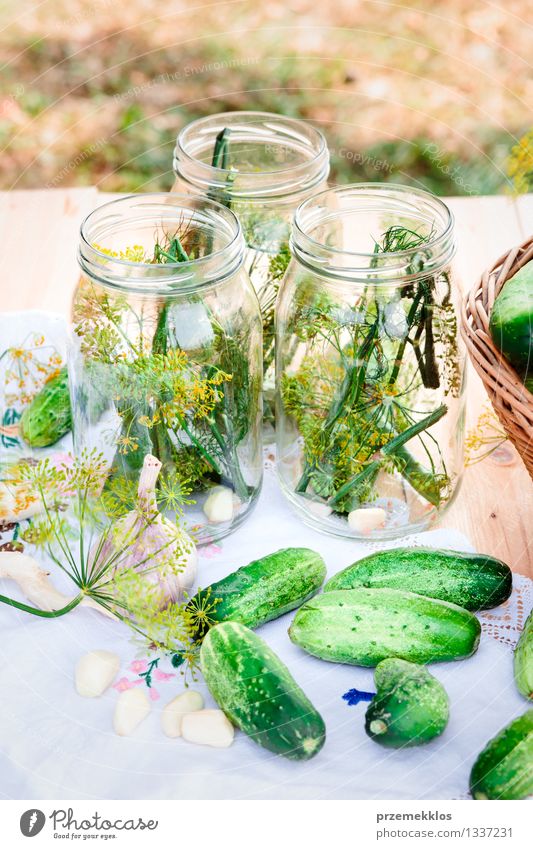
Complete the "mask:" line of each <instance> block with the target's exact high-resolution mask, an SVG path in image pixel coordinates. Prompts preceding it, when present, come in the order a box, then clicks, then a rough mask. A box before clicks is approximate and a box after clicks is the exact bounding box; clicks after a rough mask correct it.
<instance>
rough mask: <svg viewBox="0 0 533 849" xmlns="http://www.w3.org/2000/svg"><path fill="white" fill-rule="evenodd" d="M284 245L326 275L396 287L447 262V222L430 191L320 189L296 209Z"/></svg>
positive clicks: (450, 243)
mask: <svg viewBox="0 0 533 849" xmlns="http://www.w3.org/2000/svg"><path fill="white" fill-rule="evenodd" d="M291 250H292V252H293V255H294V257H295V258H296V259H297V260H298V262H300V263H301V264H302V265H305V266H306V267H308V268H310V269H311V270H313V271H315V272H316V273H317V274H320V275H323V276H325V277H330V278H334V279H337V280H339V281H347V282H357V283H368V282H372V283H373V284H377V285H379V284H383V285H384V286H388V287H390V286H402V285H403V284H405V283H408V282H411V281H413V280H416V279H420V278H421V277H424V276H426V275H430V274H437V273H439V272H440V271H442V270H443V269H445V268H446V267H447V266H448V265H449V263H450V261H451V259H452V257H453V255H454V253H455V241H454V221H453V216H452V213H451V212H450V210H449V209H448V207H447V206H446V204H444V203H443V202H442V201H441V200H440V199H439V198H437V197H435V196H434V195H432V194H430V193H429V192H425V191H422V190H419V189H412V188H410V187H408V186H401V185H392V184H389V183H388V184H379V183H357V184H353V185H350V186H342V187H338V188H333V189H328V190H326V191H324V192H320V193H319V194H316V195H314V196H313V197H312V198H310V199H309V200H306V201H304V202H303V203H302V204H301V205H300V206H299V207H298V209H297V211H296V215H295V218H294V222H293V227H292V234H291Z"/></svg>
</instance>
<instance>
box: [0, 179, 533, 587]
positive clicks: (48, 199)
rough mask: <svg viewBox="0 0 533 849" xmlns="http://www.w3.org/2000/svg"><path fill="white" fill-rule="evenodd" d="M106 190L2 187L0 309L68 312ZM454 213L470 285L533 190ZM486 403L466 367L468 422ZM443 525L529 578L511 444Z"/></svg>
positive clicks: (521, 217)
mask: <svg viewBox="0 0 533 849" xmlns="http://www.w3.org/2000/svg"><path fill="white" fill-rule="evenodd" d="M105 200H106V196H105V195H103V194H99V193H98V191H97V189H96V188H80V189H51V190H45V191H14V192H7V193H0V233H1V238H2V252H1V255H0V281H1V282H0V291H1V308H2V310H4V311H7V310H27V309H40V310H52V311H54V312H59V313H63V314H66V315H68V312H69V309H70V300H71V296H72V290H73V287H74V285H75V283H76V280H77V266H76V248H77V240H78V228H79V224H80V222H81V220H82V218H83V217H84V216H85V215H86V214H87V213H89V212H90V211H91V210H92V209H93V208H94V207H95V206H98V205H99V204H100V203H104V202H105ZM448 203H449V205H450V207H451V209H452V210H453V213H454V215H455V217H456V224H457V237H458V242H459V250H458V271H459V279H460V280H461V285H462V287H463V288H464V289H468V288H470V286H471V285H473V283H474V282H475V281H476V279H477V277H478V276H479V275H480V273H481V272H482V270H483V269H484V268H485V267H486V266H488V265H489V264H490V263H491V262H492V261H493V260H494V259H496V258H497V257H498V256H499V255H500V254H501V253H502V252H503V251H505V250H506V249H508V248H510V247H511V246H512V245H515V244H518V243H519V242H521V241H522V240H523V239H524V238H525V237H526V236H527V235H529V234H530V233H531V231H532V230H533V195H525V196H523V197H520V198H518V199H517V200H513V199H511V198H507V197H500V196H497V197H468V198H448ZM487 404H488V399H487V396H486V394H485V392H484V389H483V386H482V384H481V382H480V380H479V379H478V377H477V375H476V374H475V373H474V371H473V369H470V374H469V383H468V427H473V426H474V425H475V423H476V422H477V420H478V417H479V415H480V412H481V411H482V410H483V408H484V407H485V406H486V405H487ZM442 525H443V526H445V527H446V526H447V527H455V528H457V529H458V530H460V531H462V532H463V533H464V534H465V535H466V536H467V537H468V538H469V539H470V540H471V542H472V543H473V545H474V546H475V547H476V549H478V550H479V551H483V552H487V553H489V554H493V555H495V556H497V557H501V558H502V559H503V560H505V561H506V562H508V563H509V564H510V565H511V566H512V568H513V569H514V570H515V571H516V572H521V573H522V574H525V575H529V576H530V577H531V578H533V485H532V483H531V480H530V478H529V476H528V474H527V472H526V470H525V468H524V467H523V465H522V463H521V461H520V458H519V457H518V455H517V454H516V452H515V451H514V449H512V459H511V462H510V463H509V464H508V465H501V464H499V463H498V462H496V460H495V458H494V457H488V458H486V459H485V460H483V461H481V462H479V463H477V464H476V465H473V466H471V467H469V468H468V469H467V470H466V473H465V476H464V481H463V484H462V487H461V490H460V492H459V495H458V497H457V499H456V501H455V503H454V504H453V505H452V507H451V508H450V510H449V511H448V512H447V514H446V515H445V517H444V518H443V520H442Z"/></svg>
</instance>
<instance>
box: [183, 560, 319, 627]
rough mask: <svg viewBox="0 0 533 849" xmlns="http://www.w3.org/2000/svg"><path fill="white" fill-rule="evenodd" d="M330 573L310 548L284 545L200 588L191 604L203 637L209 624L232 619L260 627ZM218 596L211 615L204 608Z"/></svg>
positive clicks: (299, 601)
mask: <svg viewBox="0 0 533 849" xmlns="http://www.w3.org/2000/svg"><path fill="white" fill-rule="evenodd" d="M325 577H326V566H325V563H324V561H323V559H322V557H321V556H320V555H319V554H317V553H316V552H315V551H311V549H309V548H282V549H281V550H280V551H275V552H274V553H273V554H268V555H267V556H266V557H261V558H260V559H259V560H254V561H253V562H252V563H248V565H247V566H242V567H241V568H240V569H237V571H236V572H231V574H229V575H226V577H225V578H222V580H220V581H216V583H214V584H211V586H209V587H207V588H206V589H205V590H200V592H198V593H197V594H196V595H195V596H194V598H192V599H191V601H190V602H189V605H188V609H190V610H191V611H192V612H193V613H194V614H195V618H196V619H197V620H198V624H199V628H198V637H197V639H200V638H201V637H202V636H203V635H204V634H205V633H206V631H207V630H208V628H209V625H210V624H212V623H214V624H216V623H217V622H224V621H225V620H231V621H232V622H241V623H242V624H243V625H246V626H248V628H258V627H259V626H260V625H263V624H264V623H265V622H269V621H270V620H271V619H277V617H278V616H282V615H283V614H284V613H287V612H288V611H289V610H294V608H295V607H299V606H300V605H301V604H303V603H304V601H307V599H309V598H311V596H313V595H315V593H317V592H318V590H319V588H320V586H321V585H322V583H323V581H324V578H325ZM212 599H217V604H216V606H215V607H214V609H213V611H212V612H211V613H210V619H209V618H208V619H205V618H202V616H201V615H198V614H201V611H202V610H204V609H206V607H207V606H208V605H209V600H212Z"/></svg>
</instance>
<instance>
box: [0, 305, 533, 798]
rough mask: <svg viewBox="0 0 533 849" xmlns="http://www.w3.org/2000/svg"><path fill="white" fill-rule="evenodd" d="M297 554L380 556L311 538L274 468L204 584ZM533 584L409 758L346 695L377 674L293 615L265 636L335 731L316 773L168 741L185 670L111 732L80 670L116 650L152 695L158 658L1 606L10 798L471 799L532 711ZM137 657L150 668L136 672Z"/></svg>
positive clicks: (456, 670) (85, 616)
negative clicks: (519, 681) (531, 634)
mask: <svg viewBox="0 0 533 849" xmlns="http://www.w3.org/2000/svg"><path fill="white" fill-rule="evenodd" d="M4 318H5V316H4ZM30 319H31V325H32V327H30V329H33V328H35V329H37V330H39V329H41V327H42V324H43V316H42V314H41V315H39V314H35V313H34V314H25V316H24V317H20V316H17V317H10V321H9V323H7V324H6V322H2V327H0V330H2V334H0V336H1V339H2V342H3V343H4V345H5V346H7V345H15V344H20V341H21V340H20V338H19V337H20V336H21V334H22V335H23V336H24V335H25V332H26V330H25V329H26V328H27V327H28V324H27V323H25V322H29V321H30ZM48 319H49V322H50V323H49V324H48V325H47V327H46V328H45V329H46V330H47V332H48V336H49V338H53V341H54V343H56V346H57V349H58V350H61V348H62V341H63V340H64V325H63V324H61V323H58V322H56V321H55V319H54V318H53V317H52V316H49V317H48ZM23 331H24V332H23ZM2 347H4V346H2ZM4 363H5V360H4ZM0 401H1V397H0ZM0 407H1V404H0ZM0 412H1V410H0ZM56 450H57V449H56ZM7 453H9V452H7ZM5 456H6V453H4V458H5ZM267 465H268V464H267ZM406 542H407V541H406ZM396 544H398V543H396ZM408 544H410V545H413V544H414V545H416V544H418V545H420V544H425V545H431V546H435V547H450V548H457V549H462V550H469V549H470V546H469V543H468V540H466V539H465V538H464V537H463V536H462V535H461V534H459V533H456V532H453V531H450V530H440V531H432V532H430V533H427V534H420V535H418V537H416V538H410V539H409V540H408ZM287 546H308V547H311V548H313V549H316V550H317V551H319V552H320V553H321V554H322V555H323V557H324V559H325V561H326V563H327V567H328V573H329V574H330V575H331V574H333V573H335V572H337V571H338V570H340V569H342V568H344V567H345V566H347V565H348V564H349V563H351V562H353V561H354V560H356V559H357V558H358V557H361V556H364V555H365V554H367V553H368V552H369V551H370V550H371V548H372V547H370V546H364V545H362V544H358V543H353V542H350V541H347V540H337V539H334V538H330V537H327V536H324V535H321V534H318V533H317V532H315V531H313V530H311V529H310V528H307V527H306V526H305V525H304V524H302V523H301V522H300V520H299V519H298V518H296V516H295V515H293V513H292V512H291V510H290V508H289V506H288V505H287V503H286V502H285V501H284V499H283V497H282V495H281V493H280V491H279V488H278V486H277V483H276V480H275V477H274V473H273V471H272V470H271V469H270V468H268V469H267V472H266V477H265V486H264V489H263V492H262V494H261V497H260V500H259V504H258V506H257V508H256V510H255V512H254V514H253V515H252V516H251V518H250V520H249V521H248V522H247V523H246V524H245V525H244V526H243V527H242V528H241V529H239V530H238V531H237V532H236V533H235V534H234V535H233V536H232V537H230V538H229V539H227V540H225V541H224V542H223V544H222V546H221V547H218V546H211V547H208V548H206V549H203V550H201V552H200V555H201V559H200V568H199V577H198V581H199V584H200V585H201V586H206V585H207V584H209V583H211V582H212V581H213V580H216V579H218V578H220V577H222V576H223V575H225V574H227V573H228V572H230V571H233V570H234V569H235V568H237V567H238V566H241V565H243V564H245V563H248V562H249V561H250V560H253V559H256V558H257V557H260V556H262V555H264V554H267V553H270V552H272V551H273V550H275V549H278V548H283V547H287ZM373 547H375V546H373ZM53 578H54V582H55V583H56V584H57V586H59V587H61V588H63V589H65V590H66V591H69V592H72V588H70V589H68V588H67V585H66V584H65V579H64V578H63V576H62V574H61V573H60V572H59V570H55V571H54V573H53ZM62 578H63V580H62ZM531 587H532V583H531V582H530V581H527V579H525V578H515V593H514V596H513V598H514V599H516V598H517V596H518V594H520V597H521V602H520V604H517V603H516V602H515V603H513V602H511V603H510V604H509V603H508V604H507V605H506V606H505V608H504V614H503V619H502V628H501V629H500V633H499V632H498V613H499V612H500V613H501V611H490V612H489V614H488V615H484V616H482V617H481V618H482V620H484V629H485V628H486V631H487V634H490V635H489V636H487V634H485V635H484V637H483V638H482V641H481V646H480V648H479V651H478V652H477V654H476V655H475V656H474V657H473V658H470V659H469V660H466V661H460V662H457V663H447V664H434V665H433V666H432V667H431V671H432V672H433V673H434V674H435V675H436V676H437V677H438V678H439V679H440V680H441V681H442V682H443V684H444V685H445V687H446V689H447V691H448V693H449V696H450V702H451V718H450V723H449V725H448V727H447V729H446V731H445V732H444V734H443V735H442V737H440V738H439V739H438V740H436V741H433V742H432V743H430V744H428V745H426V746H422V747H419V748H414V749H409V750H403V751H394V750H386V749H383V748H381V747H380V746H378V745H377V744H376V743H374V742H372V741H371V740H370V739H369V738H368V737H367V736H366V734H365V732H364V712H365V704H359V705H357V706H353V707H350V706H348V705H347V703H346V702H345V701H343V699H342V694H343V693H345V692H346V691H347V690H349V689H351V688H352V687H357V688H358V689H363V690H369V691H373V689H374V688H373V671H372V670H371V669H361V668H358V667H350V666H343V665H337V664H332V663H326V662H323V661H320V660H318V659H315V658H312V657H310V656H308V655H306V654H305V653H304V652H303V651H301V650H300V649H298V648H297V647H296V646H294V645H292V644H291V642H290V641H289V639H288V636H287V628H288V625H289V623H290V621H291V618H292V614H288V615H286V616H284V617H282V618H281V619H279V620H277V621H275V622H271V623H269V624H268V625H265V626H264V627H263V628H261V629H260V631H259V633H260V635H261V636H262V637H263V638H264V639H265V640H267V642H268V643H269V644H270V645H271V646H272V648H273V649H274V650H275V651H277V652H278V654H279V655H280V657H281V658H282V659H283V660H284V661H285V662H286V663H287V665H288V666H289V668H290V670H291V672H292V673H293V675H294V677H295V678H296V680H297V681H298V683H299V684H300V685H301V686H302V687H303V689H304V690H305V692H306V693H307V694H308V696H309V697H310V698H311V700H312V701H313V703H314V704H315V706H316V707H317V708H318V710H319V711H320V712H321V714H322V715H323V717H324V720H325V722H326V727H327V740H326V744H325V746H324V748H323V749H322V751H321V752H320V753H319V754H318V755H317V756H316V757H315V758H314V759H312V760H311V761H308V762H304V763H296V762H292V761H288V760H286V759H283V758H281V757H275V756H273V755H272V754H270V753H269V752H266V751H264V750H262V749H260V748H259V747H258V746H257V745H256V744H255V743H253V742H252V741H251V740H249V739H248V738H247V737H246V736H245V735H244V734H242V733H240V732H238V733H237V734H236V738H235V742H234V744H233V746H232V747H231V748H229V749H225V750H217V749H211V748H207V747H202V746H197V745H193V744H189V743H186V742H185V741H183V740H181V739H177V740H170V739H168V738H166V737H165V736H164V735H163V733H162V730H161V727H160V722H161V717H160V713H161V709H162V707H163V706H164V704H166V703H167V702H168V701H170V699H172V698H173V697H174V696H175V695H176V694H177V693H178V692H180V691H182V689H183V681H182V679H181V677H180V676H179V675H176V674H174V675H173V677H167V680H161V679H164V678H165V675H166V676H169V675H171V673H172V669H171V667H170V665H169V664H168V662H165V663H166V665H163V663H162V664H161V666H160V668H159V670H158V673H157V674H158V675H159V680H157V681H155V682H154V686H153V688H152V689H151V691H150V692H151V693H152V696H155V697H157V696H158V697H159V698H156V699H155V700H154V701H153V702H152V711H151V714H150V716H149V717H148V718H147V719H146V720H145V721H144V723H143V724H142V725H141V726H140V727H139V728H138V729H137V731H136V733H135V735H134V736H133V737H131V738H119V737H117V736H116V735H115V734H114V733H113V730H112V715H113V709H114V705H115V702H116V699H117V690H116V689H115V688H111V689H109V690H108V691H107V692H106V693H105V694H104V695H103V696H102V697H101V698H99V699H83V698H81V697H79V696H78V695H77V693H76V691H75V688H74V667H75V664H76V662H77V660H78V659H79V657H80V656H81V655H82V654H83V653H85V652H87V651H90V650H92V649H98V648H106V649H110V650H113V651H115V652H117V653H118V654H119V656H120V658H121V661H122V668H121V672H120V674H119V680H120V681H123V682H124V681H126V682H129V684H130V685H133V684H134V685H135V686H145V684H144V681H143V680H142V679H141V678H139V676H138V674H137V673H138V671H139V666H138V664H139V662H140V660H139V658H141V657H142V658H143V659H146V654H145V655H139V654H137V655H136V652H137V648H136V646H135V645H133V644H132V642H131V639H130V632H129V631H128V629H127V628H126V626H122V625H119V624H118V623H115V622H111V621H110V620H109V619H106V618H104V617H103V616H101V615H100V614H99V613H97V612H93V611H89V610H87V611H86V610H80V609H76V610H75V611H73V612H72V613H70V614H68V615H66V616H64V617H62V618H61V619H58V620H55V621H54V620H41V619H38V618H37V617H33V616H30V615H28V614H25V613H22V612H20V611H18V610H16V609H13V608H8V607H6V606H4V605H0V635H1V636H0V659H1V669H2V698H1V699H0V722H1V725H0V750H1V754H0V797H3V798H15V799H19V798H20V799H48V798H50V799H85V798H96V799H135V798H139V799H145V798H154V799H187V798H193V799H197V798H206V799H212V798H214V799H220V798H230V799H269V798H284V799H315V798H316V799H342V798H356V799H360V798H370V799H373V798H378V799H387V798H393V799H394V798H406V799H436V798H445V799H449V798H461V797H465V796H466V795H467V792H468V775H469V771H470V767H471V765H472V763H473V761H474V759H475V756H476V755H477V753H478V752H479V751H480V750H481V749H482V748H483V746H484V745H485V743H486V742H487V741H488V740H489V738H490V737H492V736H493V735H494V734H495V733H496V732H497V731H498V730H499V729H500V728H501V727H503V726H504V725H505V724H506V723H508V722H509V721H510V720H511V719H512V718H513V717H515V716H517V715H518V714H520V713H522V712H523V711H524V710H525V709H526V707H527V703H526V702H525V700H523V699H521V698H520V696H519V695H518V693H517V691H516V688H515V686H514V683H513V676H512V655H511V648H512V644H513V639H515V638H516V635H517V632H518V631H517V626H518V622H517V620H518V618H519V617H523V616H524V614H527V612H528V609H529V606H530V596H531ZM0 592H3V593H6V594H11V595H12V596H14V597H17V598H22V597H21V596H20V594H19V593H17V592H16V588H15V587H14V585H13V584H11V583H10V584H8V583H7V582H5V581H1V582H0ZM524 603H525V604H526V605H527V609H525V610H524ZM502 633H505V634H506V635H507V636H506V643H505V644H504V643H502V642H498V639H495V637H499V636H501V634H502ZM509 634H512V637H511V638H509ZM136 657H137V667H134V670H132V669H131V663H132V661H135V659H136ZM135 670H136V671H135ZM193 686H196V687H197V688H198V689H200V690H201V691H202V692H204V694H205V696H206V702H207V704H208V705H211V706H214V703H213V701H212V699H211V698H210V696H209V694H208V693H207V692H206V688H205V685H204V684H203V682H202V681H201V680H200V681H199V682H198V684H197V685H193Z"/></svg>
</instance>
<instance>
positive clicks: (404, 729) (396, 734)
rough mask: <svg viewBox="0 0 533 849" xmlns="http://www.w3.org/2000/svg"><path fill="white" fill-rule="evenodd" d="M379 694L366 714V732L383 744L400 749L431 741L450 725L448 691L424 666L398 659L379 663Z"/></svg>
mask: <svg viewBox="0 0 533 849" xmlns="http://www.w3.org/2000/svg"><path fill="white" fill-rule="evenodd" d="M374 681H375V684H376V688H377V693H376V695H375V696H374V698H373V699H372V701H371V702H370V704H369V706H368V708H367V711H366V716H365V731H366V733H367V734H368V736H369V737H371V738H372V739H373V740H375V741H376V743H381V745H382V746H391V747H392V748H401V747H403V746H418V745H420V744H421V743H428V742H429V741H430V740H432V739H433V738H434V737H438V735H439V734H442V732H443V731H444V729H445V728H446V725H447V724H448V717H449V708H448V696H447V693H446V690H445V689H444V687H443V686H442V684H441V683H440V681H437V679H436V678H434V677H433V675H431V673H430V672H428V670H427V669H426V667H425V666H420V665H418V664H417V663H409V662H408V661H406V660H400V659H399V658H393V657H390V658H387V660H382V661H381V663H378V665H377V666H376V670H375V672H374Z"/></svg>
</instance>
